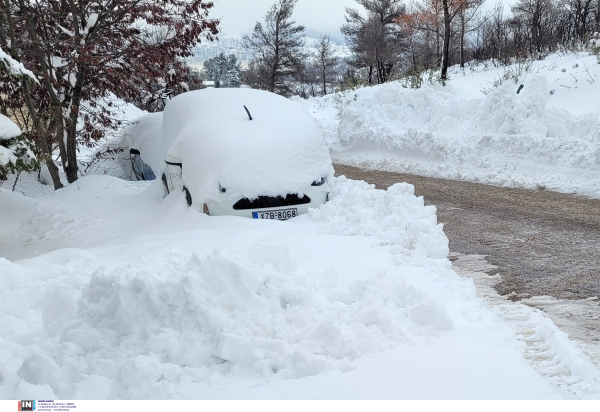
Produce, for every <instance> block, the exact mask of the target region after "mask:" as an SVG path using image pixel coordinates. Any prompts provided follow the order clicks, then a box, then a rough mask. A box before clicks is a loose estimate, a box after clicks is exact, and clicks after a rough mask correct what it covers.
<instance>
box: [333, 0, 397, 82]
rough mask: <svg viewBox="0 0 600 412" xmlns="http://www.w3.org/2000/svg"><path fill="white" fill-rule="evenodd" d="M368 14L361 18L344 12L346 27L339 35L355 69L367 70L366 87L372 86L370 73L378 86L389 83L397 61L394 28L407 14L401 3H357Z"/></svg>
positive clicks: (389, 0)
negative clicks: (345, 44)
mask: <svg viewBox="0 0 600 412" xmlns="http://www.w3.org/2000/svg"><path fill="white" fill-rule="evenodd" d="M356 2H357V3H358V4H360V5H361V6H363V7H364V8H365V10H366V12H367V16H366V17H364V16H363V15H362V13H361V12H360V11H358V10H356V9H352V8H346V24H344V25H343V26H342V29H341V30H342V34H343V35H344V37H345V38H346V41H347V42H348V44H349V45H350V49H351V50H352V52H353V55H354V58H353V60H352V64H353V65H354V66H355V67H357V68H363V67H365V68H367V70H368V77H369V84H372V82H373V79H372V75H373V70H375V71H376V74H377V82H378V83H384V82H386V81H387V80H389V77H390V73H391V71H392V68H393V67H394V66H395V65H396V63H397V61H398V54H399V51H400V43H401V39H402V38H401V31H400V30H399V28H398V25H397V24H396V21H397V20H398V18H399V17H400V16H401V15H403V14H404V13H405V11H406V9H405V7H404V5H403V4H402V3H401V2H400V0H356Z"/></svg>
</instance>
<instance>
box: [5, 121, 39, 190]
mask: <svg viewBox="0 0 600 412" xmlns="http://www.w3.org/2000/svg"><path fill="white" fill-rule="evenodd" d="M20 135H21V130H20V129H19V127H18V126H17V125H16V124H14V123H13V122H12V120H10V119H9V118H8V117H6V116H3V115H1V114H0V181H1V180H6V178H7V175H8V173H17V172H20V171H30V170H34V169H36V168H37V167H38V163H37V160H36V158H35V155H34V154H33V152H32V151H31V148H30V146H29V145H28V144H27V143H26V142H25V141H23V140H21V139H19V136H20Z"/></svg>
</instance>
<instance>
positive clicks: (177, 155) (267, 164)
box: [163, 89, 333, 204]
mask: <svg viewBox="0 0 600 412" xmlns="http://www.w3.org/2000/svg"><path fill="white" fill-rule="evenodd" d="M244 106H246V107H247V108H248V110H249V111H250V113H251V115H252V118H253V120H250V119H249V117H248V115H247V113H246V111H245V109H244ZM163 153H164V154H165V156H166V157H165V159H166V160H167V161H170V162H174V163H183V181H184V184H185V185H186V186H187V187H188V189H190V192H191V194H192V198H193V199H194V203H199V204H202V203H203V202H206V201H222V200H224V199H223V197H228V198H230V199H231V200H233V199H236V200H237V199H239V198H240V197H247V198H256V197H258V196H262V195H265V196H272V195H282V194H287V193H302V192H303V190H305V189H306V188H307V187H308V186H310V184H311V183H312V182H313V181H318V180H320V179H321V178H322V177H327V176H331V175H333V168H332V166H331V160H330V158H329V154H328V151H327V147H326V146H325V143H324V142H323V140H322V135H321V132H320V130H319V128H318V127H317V126H316V124H315V123H314V121H313V120H312V119H311V117H310V116H309V115H308V114H307V113H306V112H305V111H304V110H302V109H301V108H300V107H299V106H298V105H296V104H295V103H293V102H290V101H289V100H288V99H285V98H283V97H281V96H277V95H275V94H273V93H268V92H264V91H258V90H250V89H205V90H200V91H194V92H188V93H184V94H181V95H179V96H177V97H175V98H174V99H173V100H171V101H170V102H169V104H168V105H167V107H166V109H165V113H164V121H163ZM220 186H221V187H223V188H225V189H226V190H227V192H226V195H223V193H221V191H220V189H219V187H220Z"/></svg>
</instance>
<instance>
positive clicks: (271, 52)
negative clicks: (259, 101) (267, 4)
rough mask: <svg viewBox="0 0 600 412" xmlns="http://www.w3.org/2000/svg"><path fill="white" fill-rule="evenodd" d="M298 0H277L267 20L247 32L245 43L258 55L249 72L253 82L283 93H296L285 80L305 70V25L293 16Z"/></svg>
mask: <svg viewBox="0 0 600 412" xmlns="http://www.w3.org/2000/svg"><path fill="white" fill-rule="evenodd" d="M296 1H297V0H277V2H276V3H275V4H273V6H272V7H271V8H270V9H269V11H268V12H267V15H266V16H265V24H264V25H263V24H262V23H260V22H258V23H256V26H255V27H254V31H253V32H252V33H251V34H248V35H245V36H244V46H245V47H247V48H249V49H250V50H252V51H253V52H254V56H255V58H254V60H253V61H252V62H251V64H250V68H249V71H248V73H247V83H248V84H250V86H252V87H255V88H258V89H265V90H268V91H270V92H274V93H279V94H283V95H289V94H291V93H292V90H291V88H290V85H289V83H286V82H285V80H286V78H293V77H298V76H299V75H300V74H301V73H302V71H303V70H304V63H303V62H304V60H306V57H307V56H306V54H305V53H304V51H303V46H304V40H303V39H304V26H300V25H298V24H296V22H295V21H293V20H292V19H291V18H292V13H293V12H294V7H295V6H296Z"/></svg>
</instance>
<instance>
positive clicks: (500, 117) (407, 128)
mask: <svg viewBox="0 0 600 412" xmlns="http://www.w3.org/2000/svg"><path fill="white" fill-rule="evenodd" d="M508 70H513V71H517V70H518V65H514V66H512V67H511V68H504V67H494V66H493V65H492V64H491V63H489V64H488V65H485V66H484V65H479V66H475V67H472V68H467V69H465V70H464V72H463V71H462V70H461V69H460V68H457V67H454V68H452V70H451V71H450V78H451V79H450V81H449V82H448V83H447V86H446V87H443V86H441V85H439V84H434V85H431V84H429V83H428V82H427V81H425V83H424V85H423V87H421V88H420V89H416V90H415V89H409V88H405V87H403V86H402V84H401V83H400V82H391V83H388V84H385V85H381V86H375V87H371V88H363V89H358V90H356V91H350V92H346V93H343V94H337V95H329V96H325V97H321V98H316V99H309V100H302V99H297V98H296V99H295V100H296V101H297V102H299V103H301V104H302V105H304V106H305V107H306V108H307V110H308V111H309V112H310V113H311V114H312V115H313V117H314V118H315V120H316V121H317V122H318V123H319V125H320V126H321V128H322V130H323V132H324V134H325V137H326V140H327V142H328V145H329V146H330V149H331V151H332V157H333V160H334V162H338V163H341V164H349V165H357V166H362V167H368V168H374V169H381V170H388V171H396V172H408V173H415V174H420V175H426V176H433V177H442V178H449V179H458V180H469V181H475V182H481V183H488V184H494V185H502V186H516V187H525V188H533V189H536V188H537V189H539V188H542V189H544V188H545V189H550V190H556V191H561V192H568V193H570V192H573V193H577V194H583V195H587V196H592V197H600V178H599V177H598V175H599V173H598V172H599V171H600V117H599V115H600V105H599V104H598V101H600V78H599V77H598V75H599V74H600V65H599V64H598V63H597V61H596V57H594V56H590V55H589V54H588V53H576V54H572V55H566V56H551V57H548V58H546V59H545V60H543V61H536V62H533V63H532V67H531V71H530V72H529V73H527V72H523V73H521V76H520V77H519V79H518V82H517V83H516V84H515V82H514V81H513V80H510V79H509V80H507V81H506V82H505V83H504V84H502V85H500V86H499V87H493V86H492V83H493V81H494V80H496V79H498V78H500V77H502V76H503V75H504V74H505V73H506V72H507V71H508ZM588 71H589V73H588ZM519 84H523V85H524V88H523V90H522V91H521V92H520V93H519V94H517V93H516V91H517V89H518V86H519ZM484 91H485V92H487V94H484V93H483V92H484Z"/></svg>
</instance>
